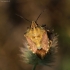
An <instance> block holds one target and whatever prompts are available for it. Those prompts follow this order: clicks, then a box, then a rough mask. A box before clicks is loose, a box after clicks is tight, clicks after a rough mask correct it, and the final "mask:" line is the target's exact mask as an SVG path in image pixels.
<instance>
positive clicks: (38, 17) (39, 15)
mask: <svg viewBox="0 0 70 70" xmlns="http://www.w3.org/2000/svg"><path fill="white" fill-rule="evenodd" d="M45 10H46V9H44V10H43V11H42V12H41V13H40V14H39V16H38V17H37V19H36V21H35V22H37V20H38V19H39V17H40V16H41V15H42V13H43V12H44V11H45Z"/></svg>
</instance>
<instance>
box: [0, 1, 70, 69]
mask: <svg viewBox="0 0 70 70" xmlns="http://www.w3.org/2000/svg"><path fill="white" fill-rule="evenodd" d="M44 9H47V10H46V11H45V12H44V13H43V14H42V15H41V16H40V18H39V19H38V21H37V23H38V24H39V25H42V24H46V25H47V26H48V27H50V26H52V27H53V28H54V31H55V33H57V34H58V35H59V37H58V54H57V57H56V59H55V60H56V62H54V66H52V67H47V66H38V67H37V69H36V70H70V0H0V70H31V69H32V65H30V64H26V63H24V62H23V60H21V58H20V56H19V54H21V53H20V47H23V46H25V43H26V42H25V38H24V32H25V31H26V30H27V27H28V26H30V24H31V23H30V22H28V21H26V20H24V19H22V18H20V17H18V16H17V15H16V14H18V15H21V16H22V17H25V18H27V19H28V20H30V21H32V20H34V21H35V20H36V19H37V17H38V15H39V14H40V13H41V12H42V11H43V10H44Z"/></svg>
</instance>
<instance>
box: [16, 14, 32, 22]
mask: <svg viewBox="0 0 70 70" xmlns="http://www.w3.org/2000/svg"><path fill="white" fill-rule="evenodd" d="M16 15H17V16H19V17H20V18H22V19H25V20H26V21H28V22H30V23H31V21H29V20H28V19H26V18H24V17H22V16H20V15H18V14H16Z"/></svg>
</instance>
